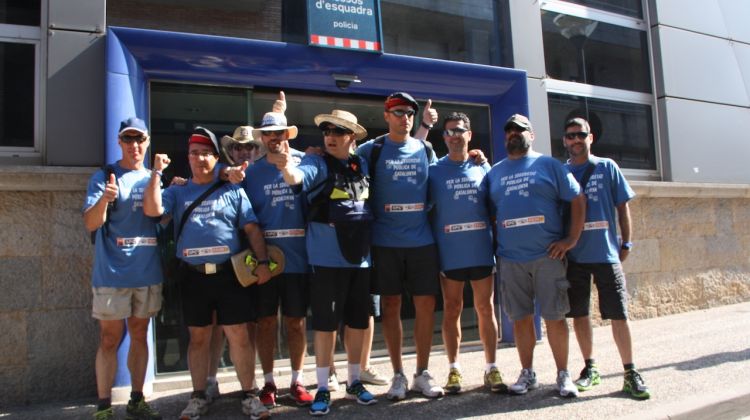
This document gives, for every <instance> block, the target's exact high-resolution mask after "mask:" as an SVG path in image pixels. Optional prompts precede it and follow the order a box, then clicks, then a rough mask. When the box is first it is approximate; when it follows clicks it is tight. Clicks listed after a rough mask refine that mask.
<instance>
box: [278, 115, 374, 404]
mask: <svg viewBox="0 0 750 420" xmlns="http://www.w3.org/2000/svg"><path fill="white" fill-rule="evenodd" d="M314 121H315V124H316V125H317V126H318V128H320V130H321V131H322V133H323V137H324V144H325V154H324V155H323V156H318V155H315V154H310V155H307V156H305V157H304V159H302V162H301V163H300V164H299V165H297V164H296V163H295V161H294V156H293V155H292V154H291V153H289V146H288V144H286V145H284V146H283V147H284V150H282V153H279V154H275V155H269V158H268V159H269V162H273V163H274V164H275V165H276V167H277V168H278V169H279V170H280V171H281V173H282V174H283V176H284V180H285V181H286V182H287V183H288V184H289V185H299V186H301V187H302V191H304V193H305V194H306V195H307V199H308V202H309V203H310V205H309V209H308V214H307V217H308V221H309V223H308V235H307V252H308V257H309V260H310V266H311V267H312V273H311V275H310V306H311V309H312V328H313V330H314V331H315V362H316V366H317V368H316V374H317V375H316V376H317V378H318V391H317V393H316V395H315V402H314V403H313V404H312V406H311V407H310V414H312V415H314V416H320V415H325V414H327V413H328V412H329V410H330V401H331V397H330V391H331V390H330V389H329V388H328V377H329V372H330V365H331V355H332V353H333V347H334V344H335V341H336V330H337V329H338V327H339V325H340V324H343V325H344V327H345V334H344V340H345V341H346V349H347V355H348V362H349V364H348V381H347V384H348V386H347V387H346V397H347V398H349V399H354V400H356V401H357V402H358V403H359V404H362V405H370V404H374V403H376V402H377V400H376V399H375V397H374V396H373V395H372V394H371V393H370V392H368V391H367V390H366V389H365V387H364V385H363V384H362V381H361V380H360V366H361V362H362V361H361V357H362V344H363V336H364V332H365V330H366V329H367V328H368V326H369V318H370V312H369V307H370V241H369V232H370V220H371V219H372V213H371V211H370V209H369V206H368V203H367V199H368V196H369V184H368V179H367V173H368V172H367V162H366V161H365V160H364V159H362V158H361V157H359V156H357V155H355V154H353V153H351V150H352V148H353V146H354V145H355V142H356V141H357V140H361V139H363V138H365V136H367V131H366V130H365V129H364V127H362V126H361V125H359V124H357V117H355V116H354V115H353V114H351V113H349V112H347V111H341V110H333V111H332V112H331V114H320V115H317V116H315V119H314Z"/></svg>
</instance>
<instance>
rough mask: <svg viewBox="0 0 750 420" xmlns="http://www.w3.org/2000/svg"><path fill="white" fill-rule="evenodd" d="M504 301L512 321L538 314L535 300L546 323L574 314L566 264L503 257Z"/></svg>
mask: <svg viewBox="0 0 750 420" xmlns="http://www.w3.org/2000/svg"><path fill="white" fill-rule="evenodd" d="M498 264H499V269H498V272H499V273H500V299H502V303H503V310H504V311H505V313H506V314H507V315H508V318H510V319H511V320H512V321H518V320H521V319H523V318H525V317H527V316H530V315H533V314H534V301H535V300H536V302H537V303H538V304H539V308H540V312H541V316H542V318H543V319H545V320H560V319H565V314H567V313H568V311H570V304H569V302H568V288H569V287H570V283H568V279H567V278H566V277H565V263H564V262H563V261H560V260H553V259H552V258H549V257H546V256H545V257H542V258H539V259H536V260H534V261H528V262H514V261H508V260H507V259H505V258H502V257H500V261H499V262H498Z"/></svg>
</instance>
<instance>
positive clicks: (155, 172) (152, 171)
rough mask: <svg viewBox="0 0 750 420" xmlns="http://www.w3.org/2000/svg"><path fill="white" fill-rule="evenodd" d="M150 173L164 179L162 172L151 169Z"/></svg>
mask: <svg viewBox="0 0 750 420" xmlns="http://www.w3.org/2000/svg"><path fill="white" fill-rule="evenodd" d="M151 173H152V174H156V175H159V178H164V173H162V171H157V170H156V169H152V170H151Z"/></svg>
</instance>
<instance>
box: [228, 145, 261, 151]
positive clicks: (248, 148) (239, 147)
mask: <svg viewBox="0 0 750 420" xmlns="http://www.w3.org/2000/svg"><path fill="white" fill-rule="evenodd" d="M257 148H258V146H256V145H254V144H235V145H234V148H233V149H234V150H236V151H238V152H241V151H248V152H252V151H253V150H255V149H257Z"/></svg>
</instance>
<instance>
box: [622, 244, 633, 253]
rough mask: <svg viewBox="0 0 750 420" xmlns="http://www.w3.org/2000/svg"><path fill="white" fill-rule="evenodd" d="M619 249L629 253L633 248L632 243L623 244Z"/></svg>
mask: <svg viewBox="0 0 750 420" xmlns="http://www.w3.org/2000/svg"><path fill="white" fill-rule="evenodd" d="M620 248H621V249H627V250H628V251H630V250H631V249H632V248H633V243H632V242H623V243H622V245H620Z"/></svg>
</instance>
